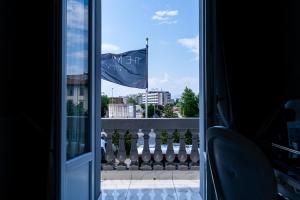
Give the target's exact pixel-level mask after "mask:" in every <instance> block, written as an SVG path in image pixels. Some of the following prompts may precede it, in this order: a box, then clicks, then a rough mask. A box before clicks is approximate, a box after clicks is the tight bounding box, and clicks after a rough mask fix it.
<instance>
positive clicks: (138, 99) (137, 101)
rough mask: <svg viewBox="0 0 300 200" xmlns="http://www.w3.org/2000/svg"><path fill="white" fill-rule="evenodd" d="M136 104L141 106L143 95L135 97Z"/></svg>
mask: <svg viewBox="0 0 300 200" xmlns="http://www.w3.org/2000/svg"><path fill="white" fill-rule="evenodd" d="M136 103H137V104H138V105H141V104H143V95H142V94H140V95H139V96H137V97H136Z"/></svg>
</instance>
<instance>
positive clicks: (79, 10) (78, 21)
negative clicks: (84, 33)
mask: <svg viewBox="0 0 300 200" xmlns="http://www.w3.org/2000/svg"><path fill="white" fill-rule="evenodd" d="M67 24H68V28H75V29H81V30H87V29H88V6H87V5H84V4H83V3H82V2H78V1H75V0H70V1H68V5H67Z"/></svg>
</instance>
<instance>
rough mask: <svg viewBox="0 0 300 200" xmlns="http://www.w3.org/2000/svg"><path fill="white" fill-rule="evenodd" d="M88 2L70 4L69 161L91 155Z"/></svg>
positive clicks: (68, 34) (68, 20)
mask: <svg viewBox="0 0 300 200" xmlns="http://www.w3.org/2000/svg"><path fill="white" fill-rule="evenodd" d="M88 16H89V13H88V0H67V28H66V40H67V41H66V44H67V45H66V73H67V77H66V78H67V81H66V84H67V92H66V107H67V116H66V117H67V127H66V129H67V130H66V131H67V159H68V160H69V159H71V158H74V157H76V156H78V155H81V154H83V153H85V152H89V151H90V144H89V141H90V133H89V120H90V119H89V113H88V112H89V110H88V108H89V103H88V96H89V74H88V68H89V62H88V55H89V52H88V49H89V33H88V28H89V23H88Z"/></svg>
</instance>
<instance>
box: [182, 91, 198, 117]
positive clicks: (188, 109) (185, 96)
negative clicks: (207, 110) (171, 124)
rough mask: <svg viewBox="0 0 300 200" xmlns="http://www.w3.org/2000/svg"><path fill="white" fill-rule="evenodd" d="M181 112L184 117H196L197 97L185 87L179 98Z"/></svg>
mask: <svg viewBox="0 0 300 200" xmlns="http://www.w3.org/2000/svg"><path fill="white" fill-rule="evenodd" d="M180 107H181V114H182V115H183V116H185V117H198V116H199V107H198V97H197V96H196V95H195V93H194V92H193V91H192V90H191V89H189V88H188V87H185V89H184V92H183V93H182V96H181V99H180Z"/></svg>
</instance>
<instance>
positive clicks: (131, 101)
mask: <svg viewBox="0 0 300 200" xmlns="http://www.w3.org/2000/svg"><path fill="white" fill-rule="evenodd" d="M127 103H128V104H130V103H131V104H133V105H136V104H137V102H136V100H135V99H134V98H133V97H129V98H128V100H127Z"/></svg>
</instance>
